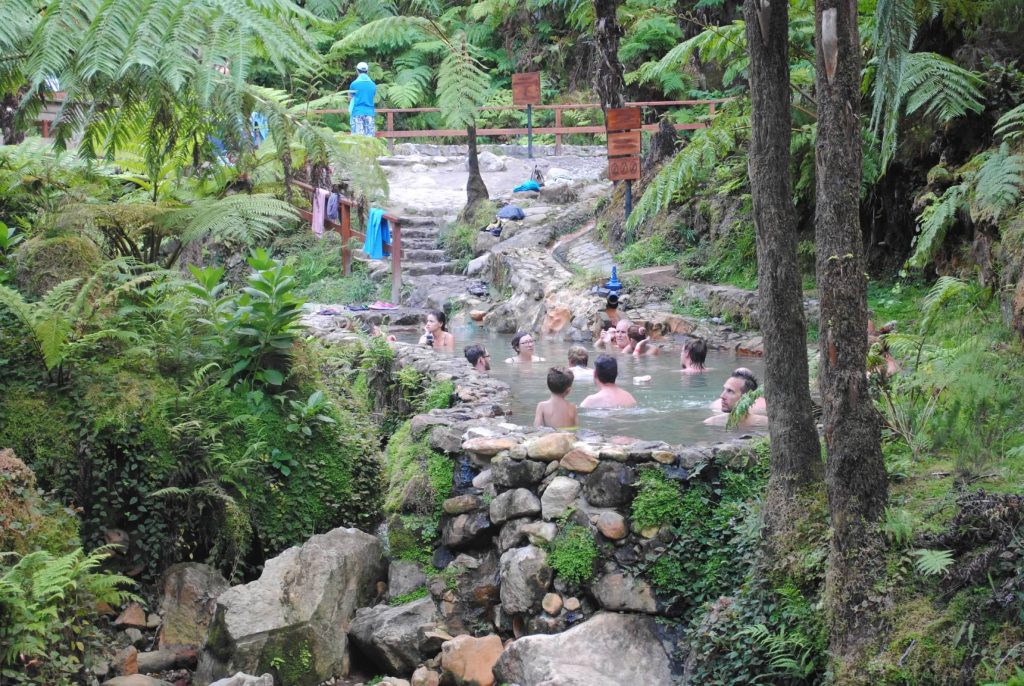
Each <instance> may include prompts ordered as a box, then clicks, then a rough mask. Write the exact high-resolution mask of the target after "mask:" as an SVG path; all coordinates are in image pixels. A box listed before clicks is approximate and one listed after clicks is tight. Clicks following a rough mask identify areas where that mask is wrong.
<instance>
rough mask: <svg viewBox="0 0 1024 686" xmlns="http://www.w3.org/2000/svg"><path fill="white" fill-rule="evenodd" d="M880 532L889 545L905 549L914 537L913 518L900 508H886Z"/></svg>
mask: <svg viewBox="0 0 1024 686" xmlns="http://www.w3.org/2000/svg"><path fill="white" fill-rule="evenodd" d="M882 531H883V532H884V533H885V537H886V538H887V539H889V541H890V542H891V543H893V544H894V545H896V546H899V547H905V546H906V545H908V544H909V543H910V541H911V539H912V538H913V537H914V521H913V518H912V517H911V515H910V513H909V512H907V511H906V510H904V509H902V508H898V507H893V506H889V507H886V508H885V519H884V521H883V522H882Z"/></svg>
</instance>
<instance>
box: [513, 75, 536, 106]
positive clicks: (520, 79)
mask: <svg viewBox="0 0 1024 686" xmlns="http://www.w3.org/2000/svg"><path fill="white" fill-rule="evenodd" d="M512 104H513V105H539V104H540V72H539V71H531V72H525V73H523V74H513V75H512Z"/></svg>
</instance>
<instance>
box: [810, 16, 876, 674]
mask: <svg viewBox="0 0 1024 686" xmlns="http://www.w3.org/2000/svg"><path fill="white" fill-rule="evenodd" d="M815 46H816V52H817V56H816V69H815V71H816V76H815V79H816V90H815V93H816V95H817V102H818V140H817V144H816V151H815V152H816V162H817V171H816V188H815V192H816V209H815V218H814V219H815V241H816V243H817V265H816V266H817V277H818V295H819V297H820V299H821V327H820V331H821V335H820V345H821V365H820V367H819V371H818V377H819V381H820V384H821V398H822V403H823V406H824V408H823V409H824V412H823V421H824V425H825V447H826V450H827V460H826V467H825V471H826V474H825V483H826V488H827V491H828V503H829V513H830V516H831V523H832V540H831V549H830V551H829V563H828V572H827V574H826V597H827V604H828V605H827V607H828V611H829V615H830V634H831V635H830V644H831V654H832V656H833V659H834V660H835V665H834V669H835V675H836V682H837V683H863V682H864V681H865V680H866V677H865V675H864V673H863V665H864V660H862V659H861V658H862V657H863V655H864V652H865V649H866V648H867V647H868V646H869V645H870V642H871V640H872V638H873V634H874V628H873V624H872V620H873V618H874V616H875V613H874V612H873V609H875V608H873V607H872V604H871V601H870V597H871V595H872V593H871V589H872V586H873V584H874V583H875V581H876V580H877V579H878V578H879V572H880V571H881V569H880V568H881V564H882V558H881V551H882V541H881V538H880V535H879V528H878V522H879V520H880V518H881V516H882V512H883V509H884V508H885V502H886V494H887V488H888V484H887V481H886V475H885V467H884V465H883V463H882V451H881V444H880V435H879V421H878V416H877V414H876V412H875V409H874V406H873V405H872V403H871V398H870V397H869V395H868V386H867V374H866V369H865V358H866V356H867V347H868V342H867V319H868V317H867V279H866V277H865V276H864V269H865V267H864V251H863V247H862V237H861V229H860V214H859V198H860V178H861V139H860V136H861V122H860V106H859V103H860V77H861V56H860V40H859V37H858V32H857V3H856V2H851V1H850V0H817V1H816V2H815Z"/></svg>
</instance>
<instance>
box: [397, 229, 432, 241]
mask: <svg viewBox="0 0 1024 686" xmlns="http://www.w3.org/2000/svg"><path fill="white" fill-rule="evenodd" d="M440 233H441V230H440V229H438V228H436V227H435V228H432V229H423V228H420V229H406V228H403V229H402V238H403V239H405V238H432V239H435V240H436V239H437V237H438V235H440Z"/></svg>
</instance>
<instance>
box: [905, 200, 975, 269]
mask: <svg viewBox="0 0 1024 686" xmlns="http://www.w3.org/2000/svg"><path fill="white" fill-rule="evenodd" d="M967 190H968V189H967V186H966V185H965V184H958V185H956V186H950V187H949V188H947V189H946V191H945V192H944V193H943V194H942V197H940V198H937V199H935V200H934V201H933V202H932V203H931V204H930V205H928V206H927V207H925V208H924V209H923V210H922V211H921V214H920V215H918V217H917V235H916V236H914V240H913V241H912V243H911V246H912V247H913V248H914V253H913V254H912V255H911V256H910V257H909V258H908V259H907V266H908V267H910V268H914V269H920V268H922V267H924V266H925V265H926V264H928V262H930V261H931V259H932V257H933V256H934V255H935V253H936V252H938V250H939V247H940V246H941V245H942V241H943V239H944V238H945V237H946V232H947V231H948V230H949V227H951V226H952V225H953V222H955V221H956V217H957V212H959V211H961V210H964V209H967Z"/></svg>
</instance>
